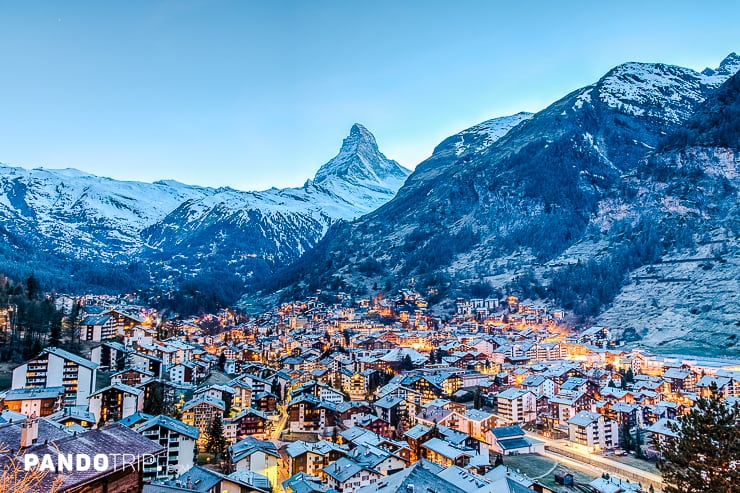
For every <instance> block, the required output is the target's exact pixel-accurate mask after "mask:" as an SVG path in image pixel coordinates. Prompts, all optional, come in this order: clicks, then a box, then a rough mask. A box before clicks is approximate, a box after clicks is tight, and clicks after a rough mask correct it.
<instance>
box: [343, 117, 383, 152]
mask: <svg viewBox="0 0 740 493" xmlns="http://www.w3.org/2000/svg"><path fill="white" fill-rule="evenodd" d="M361 143H365V144H367V145H369V146H371V147H372V148H374V149H377V148H378V143H377V142H376V141H375V136H374V135H373V134H372V133H371V132H370V130H368V129H367V128H365V127H364V126H363V125H360V124H359V123H355V124H354V125H352V128H351V129H350V130H349V135H348V136H347V137H346V138H345V139H344V141H343V142H342V149H344V148H345V147H357V146H358V145H359V144H361Z"/></svg>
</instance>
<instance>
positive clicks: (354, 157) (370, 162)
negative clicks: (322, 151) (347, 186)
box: [314, 123, 410, 187]
mask: <svg viewBox="0 0 740 493" xmlns="http://www.w3.org/2000/svg"><path fill="white" fill-rule="evenodd" d="M409 173H410V171H409V170H407V169H406V168H404V167H403V166H401V165H400V164H398V163H397V162H396V161H393V160H392V159H388V158H387V157H385V155H384V154H383V153H382V152H380V149H378V143H377V142H376V141H375V136H374V135H373V134H372V133H371V132H370V131H369V130H368V129H367V128H365V127H364V126H363V125H361V124H359V123H355V124H354V125H352V128H351V129H350V131H349V135H348V136H347V137H345V138H344V140H343V141H342V147H341V148H340V150H339V154H337V155H336V156H335V157H334V158H333V159H332V160H331V161H329V162H328V163H326V164H325V165H323V166H322V167H321V168H320V169H319V171H318V172H317V173H316V177H315V178H314V182H315V183H323V182H327V181H330V180H332V179H336V178H339V179H342V180H344V181H348V182H350V183H354V184H359V183H361V182H362V183H374V184H378V185H385V184H386V182H387V181H388V180H390V181H392V182H393V186H394V187H395V186H396V183H395V182H397V181H399V180H400V183H403V180H405V179H406V177H407V176H408V175H409ZM400 183H399V185H400Z"/></svg>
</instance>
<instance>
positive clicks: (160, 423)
mask: <svg viewBox="0 0 740 493" xmlns="http://www.w3.org/2000/svg"><path fill="white" fill-rule="evenodd" d="M155 426H157V427H162V428H166V429H168V430H170V431H174V432H176V433H179V434H180V435H184V436H186V437H189V438H192V439H193V440H197V439H198V437H199V436H200V430H198V428H196V427H195V426H190V425H188V424H185V423H183V422H182V421H179V420H177V419H175V418H171V417H169V416H165V415H163V414H160V415H159V416H156V417H154V418H151V419H150V420H148V421H146V422H144V423H143V424H140V425H139V426H137V427H136V428H134V429H135V430H136V431H137V432H139V433H141V432H142V431H145V430H148V429H149V428H153V427H155Z"/></svg>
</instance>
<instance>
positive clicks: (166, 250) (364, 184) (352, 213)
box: [143, 124, 410, 274]
mask: <svg viewBox="0 0 740 493" xmlns="http://www.w3.org/2000/svg"><path fill="white" fill-rule="evenodd" d="M409 173H410V171H409V170H407V169H406V168H404V167H402V166H401V165H399V164H398V163H397V162H396V161H393V160H389V159H388V158H386V157H385V155H383V153H382V152H380V150H379V149H378V145H377V143H376V142H375V138H374V137H373V135H372V134H371V133H370V132H369V131H368V130H367V129H366V128H365V127H363V126H362V125H360V124H355V125H353V126H352V129H351V131H350V134H349V136H348V137H347V138H345V139H344V142H343V144H342V147H341V149H340V151H339V154H338V155H337V156H336V157H334V158H333V159H331V160H330V161H329V162H328V163H326V164H325V165H323V166H322V167H321V168H320V169H319V170H318V172H317V173H316V176H315V178H314V179H313V180H308V181H306V183H305V184H304V185H303V186H302V187H300V188H286V189H276V188H272V189H270V190H265V191H261V192H240V191H236V190H231V189H224V190H218V191H216V192H215V193H214V194H210V195H207V196H204V197H201V198H195V199H192V200H188V201H186V202H184V203H182V204H181V205H180V206H179V207H178V208H177V209H175V210H173V211H172V212H171V213H170V214H168V215H167V216H166V217H164V218H163V219H162V220H161V221H158V222H157V223H156V224H153V225H152V226H150V227H149V228H147V229H146V230H145V231H144V233H143V237H144V239H145V241H146V243H145V245H146V247H147V248H149V249H150V250H151V252H149V255H152V256H153V257H155V258H162V257H163V256H164V257H169V258H172V257H174V258H175V260H177V259H182V260H183V261H184V262H186V263H191V262H193V260H194V259H196V258H197V259H198V262H200V261H201V259H202V260H203V261H204V262H210V261H211V259H212V258H213V257H218V258H221V259H222V260H223V259H227V261H228V262H232V263H233V262H237V261H238V260H239V259H243V258H248V259H251V260H250V262H251V263H252V264H254V263H255V262H262V263H264V264H265V265H263V269H260V270H259V272H260V273H264V272H265V269H264V267H270V268H271V267H274V266H275V265H281V264H285V263H287V262H290V261H293V260H295V259H297V258H298V257H299V256H300V255H302V254H303V253H304V252H305V251H306V250H308V249H309V248H311V247H313V246H314V245H316V243H317V242H318V241H319V240H320V239H321V238H322V237H323V236H324V234H325V233H326V231H327V230H328V228H329V227H330V226H331V225H332V224H333V223H335V222H336V221H337V220H352V219H355V218H357V217H359V216H362V215H363V214H366V213H368V212H370V211H372V210H374V209H376V208H377V207H379V206H381V205H382V204H384V203H386V202H387V201H388V200H390V199H391V198H393V196H394V195H395V193H396V191H397V190H398V188H400V187H401V185H402V184H403V182H404V180H405V179H406V177H407V176H408V175H409ZM245 256H246V257H245ZM168 263H170V264H171V262H170V261H168ZM267 270H269V269H267ZM246 273H247V274H248V273H249V272H246Z"/></svg>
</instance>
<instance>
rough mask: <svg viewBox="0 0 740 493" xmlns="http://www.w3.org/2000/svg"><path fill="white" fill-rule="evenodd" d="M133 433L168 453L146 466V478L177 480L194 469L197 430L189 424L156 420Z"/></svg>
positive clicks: (163, 419) (171, 420)
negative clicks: (159, 446)
mask: <svg viewBox="0 0 740 493" xmlns="http://www.w3.org/2000/svg"><path fill="white" fill-rule="evenodd" d="M134 431H136V432H137V433H139V434H141V435H142V436H145V437H147V438H148V439H150V440H152V441H153V442H155V443H158V444H159V445H161V446H162V447H163V448H164V449H165V452H166V453H164V454H161V455H159V456H158V457H157V460H156V461H154V462H153V463H151V464H148V465H146V468H145V469H144V479H147V480H154V479H157V480H164V479H174V478H175V477H177V476H180V475H181V474H183V473H185V471H187V470H189V469H190V468H191V467H193V464H194V463H195V449H196V445H195V444H196V442H197V441H198V438H199V436H200V432H199V431H198V428H196V427H194V426H190V425H186V424H185V423H183V422H182V421H178V420H176V419H174V418H170V417H169V416H164V415H159V416H156V417H153V418H151V419H149V420H147V421H145V422H144V423H142V424H139V425H138V426H136V427H135V428H134Z"/></svg>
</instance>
